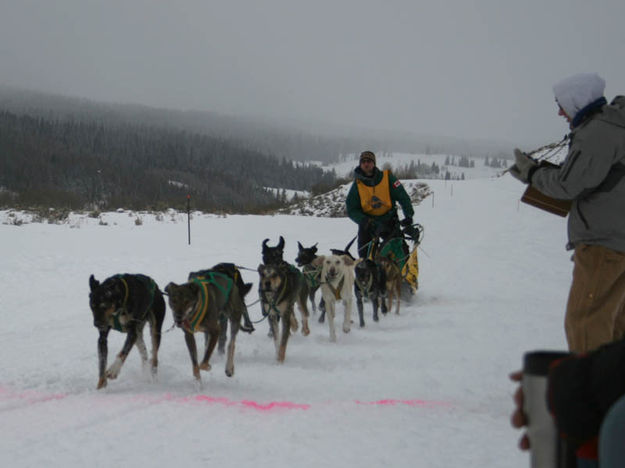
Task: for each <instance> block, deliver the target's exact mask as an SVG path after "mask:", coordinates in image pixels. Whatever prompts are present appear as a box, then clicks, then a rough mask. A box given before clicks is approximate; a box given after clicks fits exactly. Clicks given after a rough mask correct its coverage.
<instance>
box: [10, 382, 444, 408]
mask: <svg viewBox="0 0 625 468" xmlns="http://www.w3.org/2000/svg"><path fill="white" fill-rule="evenodd" d="M70 395H71V394H69V393H45V392H38V391H34V390H24V391H13V390H10V389H7V388H5V387H2V386H0V403H2V402H3V401H10V400H19V401H24V402H26V403H27V404H34V403H44V402H48V401H52V400H62V399H64V398H66V397H68V396H70ZM103 396H106V393H104V394H103ZM118 396H119V395H115V396H114V397H115V398H117V397H118ZM133 399H135V400H139V401H148V402H151V403H158V402H160V401H170V402H173V403H182V404H186V403H195V404H198V403H199V404H205V405H221V406H231V407H240V408H247V409H252V410H255V411H260V412H269V411H279V410H302V411H306V410H309V409H311V408H312V407H313V405H312V404H309V403H295V402H291V401H271V402H264V403H261V402H257V401H253V400H238V401H237V400H231V399H229V398H225V397H211V396H208V395H195V396H188V397H177V396H175V395H172V394H169V393H167V394H165V395H163V396H160V397H153V396H148V395H142V396H134V397H133ZM330 403H331V402H330ZM354 403H355V404H356V405H359V406H399V405H405V406H412V407H423V408H433V407H451V406H452V405H451V404H450V403H447V402H441V401H430V400H420V399H413V400H398V399H383V400H376V401H360V400H355V401H354ZM320 406H321V405H320Z"/></svg>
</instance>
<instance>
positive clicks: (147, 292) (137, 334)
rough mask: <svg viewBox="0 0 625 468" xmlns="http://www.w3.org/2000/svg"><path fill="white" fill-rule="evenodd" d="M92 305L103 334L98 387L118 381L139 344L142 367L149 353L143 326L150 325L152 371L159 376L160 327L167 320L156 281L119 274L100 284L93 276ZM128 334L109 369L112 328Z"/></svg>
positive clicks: (90, 297)
mask: <svg viewBox="0 0 625 468" xmlns="http://www.w3.org/2000/svg"><path fill="white" fill-rule="evenodd" d="M89 288H90V290H91V292H90V293H89V306H90V307H91V312H92V313H93V325H94V326H95V327H96V328H97V329H98V332H99V334H100V336H99V338H98V386H97V388H98V389H100V388H103V387H106V384H107V379H116V378H117V376H118V375H119V372H120V370H121V368H122V365H123V364H124V361H125V360H126V358H127V357H128V353H130V350H131V349H132V346H133V345H135V344H136V345H137V349H138V350H139V354H140V355H141V360H142V362H143V364H144V365H145V364H147V361H148V353H147V350H146V347H145V342H144V341H143V327H144V326H145V323H146V322H149V323H150V336H151V337H152V359H151V361H150V368H151V372H152V375H156V369H157V367H158V348H159V346H160V343H161V328H162V326H163V320H164V319H165V301H164V299H163V294H162V293H161V291H160V290H159V288H158V286H157V284H156V282H155V281H154V280H153V279H152V278H150V277H149V276H145V275H141V274H119V275H115V276H111V277H110V278H107V279H106V280H104V282H103V283H100V282H99V281H98V280H96V279H95V278H94V276H93V275H91V276H90V277H89ZM112 328H113V329H115V330H117V331H119V332H122V333H126V341H125V342H124V346H123V347H122V349H121V351H120V352H119V354H118V355H117V358H116V359H115V361H114V362H113V364H112V365H111V367H109V368H108V369H107V368H106V364H107V357H108V334H109V332H110V331H111V329H112Z"/></svg>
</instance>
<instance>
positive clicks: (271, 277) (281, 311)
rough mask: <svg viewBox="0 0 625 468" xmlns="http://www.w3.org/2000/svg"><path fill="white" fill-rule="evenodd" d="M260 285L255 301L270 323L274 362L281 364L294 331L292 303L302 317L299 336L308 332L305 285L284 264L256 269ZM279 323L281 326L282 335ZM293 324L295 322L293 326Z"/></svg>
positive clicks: (298, 276) (301, 277)
mask: <svg viewBox="0 0 625 468" xmlns="http://www.w3.org/2000/svg"><path fill="white" fill-rule="evenodd" d="M258 274H259V277H260V278H259V283H258V297H259V298H260V302H261V305H262V309H263V315H264V316H267V317H268V319H269V326H270V328H271V335H272V336H273V342H274V345H275V348H276V359H277V360H278V362H284V358H285V357H286V345H287V343H288V341H289V335H290V333H291V329H292V328H294V330H293V331H295V330H296V329H297V325H295V327H293V323H294V322H293V321H292V318H293V316H294V314H295V311H294V308H295V303H296V302H297V306H298V308H299V310H300V313H301V318H302V335H304V336H306V335H308V334H309V333H310V329H309V328H308V306H307V304H306V300H307V298H308V284H307V283H306V279H305V278H304V276H303V275H302V272H301V271H299V270H298V269H297V268H295V266H293V265H289V264H288V263H286V262H282V263H278V264H269V265H263V264H260V265H258ZM278 322H282V326H281V327H280V328H281V331H280V333H279V330H278ZM295 324H296V322H295Z"/></svg>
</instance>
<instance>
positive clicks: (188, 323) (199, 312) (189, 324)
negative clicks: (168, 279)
mask: <svg viewBox="0 0 625 468" xmlns="http://www.w3.org/2000/svg"><path fill="white" fill-rule="evenodd" d="M216 278H219V279H223V280H226V286H225V287H224V286H223V285H222V284H220V283H218V282H217V280H216ZM189 282H190V283H194V284H196V285H198V286H199V288H200V298H199V301H198V303H197V305H196V307H195V312H194V313H193V315H192V316H191V317H190V318H189V319H187V320H185V321H184V325H185V328H186V329H187V330H188V331H190V332H191V333H195V332H196V331H197V328H198V326H199V325H200V323H202V321H203V320H204V317H205V316H206V312H207V311H208V302H209V300H208V298H209V294H208V285H210V284H213V285H215V286H216V287H217V289H219V290H220V291H221V293H222V294H223V296H224V298H225V301H226V302H227V301H228V299H229V298H230V291H232V282H233V281H232V278H230V277H229V276H228V275H225V274H223V273H218V272H216V271H212V272H210V273H208V274H206V275H203V276H198V277H195V278H192V279H191V280H190V281H189Z"/></svg>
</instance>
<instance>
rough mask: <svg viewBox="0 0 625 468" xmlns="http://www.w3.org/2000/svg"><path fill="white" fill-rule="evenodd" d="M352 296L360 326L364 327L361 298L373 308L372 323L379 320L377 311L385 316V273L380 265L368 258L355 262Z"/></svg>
mask: <svg viewBox="0 0 625 468" xmlns="http://www.w3.org/2000/svg"><path fill="white" fill-rule="evenodd" d="M354 276H355V280H354V295H355V296H356V307H357V309H358V319H359V322H360V326H361V327H364V326H365V319H364V311H363V309H364V307H363V298H367V299H369V301H370V302H371V305H372V306H373V321H374V322H377V321H379V320H380V318H379V315H378V310H379V309H380V306H381V308H382V313H383V314H385V315H386V313H387V311H388V310H387V307H386V301H385V298H386V271H385V270H384V268H383V267H382V265H381V264H380V263H378V262H375V261H373V260H371V259H369V258H363V259H359V260H356V266H355V268H354Z"/></svg>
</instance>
